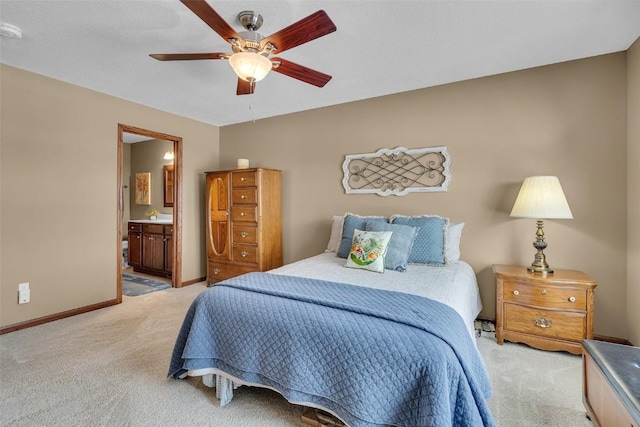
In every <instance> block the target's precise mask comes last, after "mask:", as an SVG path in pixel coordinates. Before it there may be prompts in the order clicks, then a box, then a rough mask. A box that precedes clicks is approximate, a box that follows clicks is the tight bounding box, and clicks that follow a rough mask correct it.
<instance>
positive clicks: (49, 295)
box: [0, 65, 219, 327]
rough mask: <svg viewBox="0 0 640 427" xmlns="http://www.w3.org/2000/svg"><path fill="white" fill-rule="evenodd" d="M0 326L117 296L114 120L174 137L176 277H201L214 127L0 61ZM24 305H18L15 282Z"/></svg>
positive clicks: (214, 149)
mask: <svg viewBox="0 0 640 427" xmlns="http://www.w3.org/2000/svg"><path fill="white" fill-rule="evenodd" d="M0 73H1V74H0V76H1V79H2V92H1V98H0V104H1V105H2V110H1V118H0V120H1V122H0V124H1V144H2V145H1V146H0V150H1V160H0V174H1V176H0V177H1V181H0V182H1V195H0V197H1V200H0V201H1V208H0V209H1V210H0V229H1V233H2V234H1V236H0V251H1V254H2V258H1V262H0V279H1V280H0V326H2V327H5V326H7V325H13V324H16V323H20V322H24V321H28V320H31V319H36V318H40V317H44V316H48V315H52V314H57V313H60V312H64V311H67V310H72V309H76V308H80V307H85V306H88V305H91V304H96V303H100V302H104V301H108V300H112V299H114V298H115V297H116V279H117V277H116V275H117V265H118V262H120V258H119V256H118V253H117V249H116V248H117V246H118V244H119V242H118V241H117V194H118V193H117V138H118V136H117V130H118V123H122V124H126V125H131V126H136V127H139V128H143V129H149V130H153V131H157V132H161V133H165V134H169V135H175V136H180V137H182V138H183V142H184V150H183V224H182V225H183V246H182V253H183V276H182V278H183V281H188V280H192V279H196V278H199V277H202V276H203V275H204V271H205V260H204V245H203V238H202V236H203V235H204V218H203V212H204V208H203V206H204V201H203V194H204V178H203V176H204V175H203V173H202V172H204V171H206V170H211V169H215V168H216V167H217V165H218V152H219V129H218V128H217V127H215V126H211V125H207V124H204V123H201V122H197V121H194V120H189V119H186V118H183V117H179V116H175V115H172V114H168V113H165V112H162V111H158V110H155V109H152V108H149V107H145V106H142V105H138V104H134V103H131V102H128V101H125V100H122V99H118V98H114V97H111V96H107V95H104V94H101V93H97V92H93V91H90V90H87V89H83V88H80V87H77V86H73V85H70V84H67V83H64V82H61V81H57V80H53V79H50V78H46V77H43V76H39V75H36V74H33V73H29V72H26V71H23V70H19V69H16V68H13V67H9V66H6V65H2V66H1V68H0ZM21 282H30V283H31V303H29V304H23V305H18V304H17V289H18V283H21Z"/></svg>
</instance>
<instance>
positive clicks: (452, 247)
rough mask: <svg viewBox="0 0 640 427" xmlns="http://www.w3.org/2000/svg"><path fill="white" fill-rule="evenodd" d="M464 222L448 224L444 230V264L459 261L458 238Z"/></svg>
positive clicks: (460, 236) (460, 235)
mask: <svg viewBox="0 0 640 427" xmlns="http://www.w3.org/2000/svg"><path fill="white" fill-rule="evenodd" d="M463 228H464V222H458V223H457V224H449V227H447V230H446V232H445V241H444V262H445V264H450V263H454V264H455V263H457V262H458V261H460V239H461V238H462V229H463Z"/></svg>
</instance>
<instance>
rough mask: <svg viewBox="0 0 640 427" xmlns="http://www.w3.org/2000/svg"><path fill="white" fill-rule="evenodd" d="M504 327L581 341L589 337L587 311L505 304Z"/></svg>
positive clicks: (532, 333)
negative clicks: (587, 332)
mask: <svg viewBox="0 0 640 427" xmlns="http://www.w3.org/2000/svg"><path fill="white" fill-rule="evenodd" d="M504 311H505V312H504V329H505V330H506V331H510V332H520V333H524V334H531V335H538V336H541V337H546V338H557V339H562V340H568V341H577V342H580V341H581V340H583V339H584V338H587V334H586V320H587V315H586V313H576V312H566V311H565V312H560V311H557V312H556V311H551V310H538V309H535V308H530V307H523V306H520V305H517V304H505V305H504Z"/></svg>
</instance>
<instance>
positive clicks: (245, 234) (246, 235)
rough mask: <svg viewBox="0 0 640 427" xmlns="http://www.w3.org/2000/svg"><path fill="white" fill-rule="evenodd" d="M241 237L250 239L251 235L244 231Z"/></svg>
mask: <svg viewBox="0 0 640 427" xmlns="http://www.w3.org/2000/svg"><path fill="white" fill-rule="evenodd" d="M240 236H242V237H248V236H249V233H247V232H246V231H243V232H242V233H240Z"/></svg>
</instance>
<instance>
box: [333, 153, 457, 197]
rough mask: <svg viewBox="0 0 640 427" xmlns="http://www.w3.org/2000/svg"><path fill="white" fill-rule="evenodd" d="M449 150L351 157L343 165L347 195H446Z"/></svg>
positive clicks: (448, 180)
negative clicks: (430, 193) (415, 193)
mask: <svg viewBox="0 0 640 427" xmlns="http://www.w3.org/2000/svg"><path fill="white" fill-rule="evenodd" d="M450 163H451V159H450V158H449V153H448V152H447V147H444V146H443V147H429V148H415V149H407V148H404V147H398V148H395V149H387V148H382V149H380V150H378V151H377V152H375V153H366V154H349V155H347V156H345V161H344V163H343V164H342V170H343V172H344V178H343V179H342V185H343V186H344V189H345V192H346V193H347V194H365V193H375V194H378V195H380V196H389V195H391V194H393V195H395V196H405V195H407V194H409V193H412V192H429V191H447V187H448V186H449V182H450V181H451V173H449V165H450Z"/></svg>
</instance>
